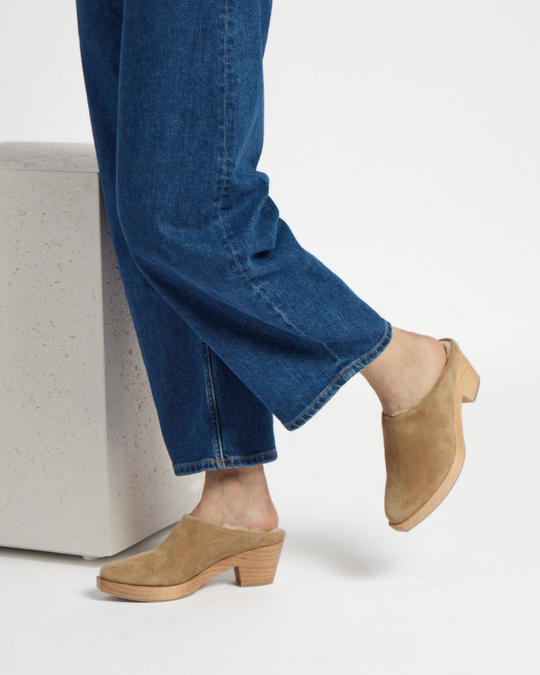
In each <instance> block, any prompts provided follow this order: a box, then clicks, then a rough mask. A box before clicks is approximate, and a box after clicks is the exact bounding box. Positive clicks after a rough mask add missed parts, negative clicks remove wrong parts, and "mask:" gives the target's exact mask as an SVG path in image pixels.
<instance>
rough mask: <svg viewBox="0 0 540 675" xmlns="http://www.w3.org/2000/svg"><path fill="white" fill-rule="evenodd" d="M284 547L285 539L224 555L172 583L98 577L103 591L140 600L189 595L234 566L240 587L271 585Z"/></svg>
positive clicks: (176, 597) (146, 600) (171, 598)
mask: <svg viewBox="0 0 540 675" xmlns="http://www.w3.org/2000/svg"><path fill="white" fill-rule="evenodd" d="M282 546H283V542H282V541H281V542H279V543H278V544H272V545H271V546H263V547H261V548H256V549H252V550H251V551H244V552H243V553H237V554H236V555H233V556H230V557H228V558H223V560H219V561H218V562H216V563H214V564H213V565H210V566H209V567H207V568H206V569H205V570H203V571H202V572H200V573H199V574H197V575H196V576H194V577H193V578H191V579H189V580H187V581H184V582H182V583H180V584H175V585H172V586H139V585H135V584H124V583H120V582H118V581H109V580H107V579H102V578H101V577H99V576H98V577H96V583H97V587H98V588H99V590H100V591H103V592H104V593H109V594H110V595H115V596H116V597H118V598H124V599H126V600H137V601H139V602H158V601H162V600H178V599H179V598H185V597H186V596H188V595H191V594H192V593H194V592H195V591H196V590H198V589H199V588H200V587H201V586H202V585H203V584H205V583H206V582H207V581H209V580H210V579H213V578H214V577H216V576H218V574H222V573H223V572H226V571H227V570H230V569H232V568H234V573H235V576H236V581H237V583H238V585H239V586H263V585H265V584H271V583H272V582H273V581H274V577H275V574H276V569H277V564H278V561H279V556H280V553H281V548H282Z"/></svg>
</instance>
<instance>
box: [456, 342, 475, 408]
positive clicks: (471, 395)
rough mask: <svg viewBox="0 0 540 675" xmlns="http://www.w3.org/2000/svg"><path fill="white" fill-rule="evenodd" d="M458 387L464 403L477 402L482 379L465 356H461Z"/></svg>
mask: <svg viewBox="0 0 540 675" xmlns="http://www.w3.org/2000/svg"><path fill="white" fill-rule="evenodd" d="M456 386H457V387H460V388H461V393H462V397H461V398H462V402H463V403H473V402H474V401H476V396H477V394H478V389H479V387H480V377H479V376H478V373H477V372H476V371H475V369H474V368H473V367H472V366H471V364H470V363H469V362H468V361H467V359H466V358H465V356H463V354H461V365H460V368H459V372H458V381H457V385H456Z"/></svg>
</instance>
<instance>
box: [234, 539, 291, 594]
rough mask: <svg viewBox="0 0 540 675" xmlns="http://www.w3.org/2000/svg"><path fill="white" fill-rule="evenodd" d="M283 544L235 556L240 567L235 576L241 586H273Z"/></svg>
mask: <svg viewBox="0 0 540 675" xmlns="http://www.w3.org/2000/svg"><path fill="white" fill-rule="evenodd" d="M282 546H283V542H282V541H281V542H279V544H274V545H273V546H265V547H264V548H258V549H255V550H254V551H246V552H245V553H239V554H238V555H237V556H235V557H236V558H237V559H238V565H236V566H235V568H234V574H235V576H236V581H237V583H238V585H239V586H264V585H265V584H271V583H272V582H273V581H274V577H275V576H276V570H277V566H278V562H279V556H280V554H281V548H282Z"/></svg>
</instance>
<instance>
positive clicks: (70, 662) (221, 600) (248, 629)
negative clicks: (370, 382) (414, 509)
mask: <svg viewBox="0 0 540 675" xmlns="http://www.w3.org/2000/svg"><path fill="white" fill-rule="evenodd" d="M538 374H539V373H531V372H525V371H523V372H522V373H519V372H518V373H515V372H514V379H513V380H512V381H510V380H509V379H507V378H505V376H504V374H503V375H502V376H499V374H498V373H493V374H492V377H491V378H490V377H489V376H487V377H484V378H483V381H482V388H481V395H479V398H478V400H477V401H476V403H475V404H473V405H468V406H466V407H464V409H463V412H464V425H465V429H466V443H467V459H466V464H465V468H464V470H463V473H462V475H461V477H460V479H459V481H458V483H457V484H456V486H455V488H454V490H453V491H452V493H451V494H450V496H449V497H448V498H447V500H446V501H445V502H444V503H443V504H442V505H441V506H440V508H439V509H438V510H437V511H436V512H435V513H434V514H433V515H432V516H431V517H430V518H428V519H427V520H426V521H424V522H423V523H421V524H420V525H419V526H418V527H417V528H416V529H415V530H412V531H411V532H409V533H398V532H395V531H393V530H392V529H391V528H389V527H388V526H387V524H386V521H385V519H384V514H383V510H382V496H383V489H384V475H385V474H384V464H383V459H382V442H381V437H380V428H379V419H378V404H377V402H376V401H374V400H373V399H374V397H373V396H372V394H371V392H369V391H368V390H367V387H366V385H365V383H364V382H363V381H362V379H361V378H360V377H357V378H353V380H352V381H351V382H350V383H349V384H348V385H347V387H345V388H344V389H343V390H342V391H341V392H340V393H339V394H338V395H337V396H338V397H339V401H340V402H339V403H338V402H337V401H338V398H337V397H336V399H335V401H336V402H331V403H330V404H329V405H328V406H326V408H325V409H323V410H322V411H320V413H318V415H317V416H316V417H315V418H313V420H311V422H310V423H309V424H308V425H306V426H305V427H303V428H302V430H298V431H296V432H292V433H291V432H287V431H285V430H284V429H283V430H282V429H281V428H278V427H277V425H276V433H277V437H278V442H279V448H280V458H279V460H278V461H277V462H275V463H273V464H271V465H268V468H267V474H268V476H269V480H270V484H271V487H272V494H273V497H274V499H275V502H276V504H277V506H278V508H279V510H280V514H281V525H282V527H283V528H284V529H285V530H286V531H287V538H286V540H285V546H284V548H283V553H282V557H281V561H280V566H279V568H278V572H277V575H276V580H275V582H274V584H273V585H271V586H265V587H259V588H245V589H244V588H239V587H238V586H236V584H235V582H234V574H233V572H232V571H230V572H227V573H226V574H223V575H222V576H221V577H218V578H216V579H214V580H213V581H211V582H209V583H207V584H206V585H205V586H204V587H203V588H202V589H200V590H199V591H198V592H197V593H195V594H194V595H192V596H190V597H189V598H185V599H183V600H178V601H172V602H167V603H149V604H144V603H133V602H129V601H123V600H120V599H117V598H113V597H112V596H107V595H105V594H103V593H101V592H100V591H98V590H97V588H96V587H95V576H96V574H97V573H98V571H99V568H100V566H101V564H103V563H104V560H96V561H84V560H82V559H81V558H77V557H74V556H67V555H59V554H53V553H41V552H34V551H27V550H19V549H9V548H1V549H0V565H1V569H2V596H1V600H2V602H1V610H0V663H1V664H2V672H3V673H6V675H19V674H23V673H24V674H26V673H31V672H36V673H40V674H48V673H55V674H60V675H62V674H63V673H70V674H71V673H78V674H80V675H86V674H93V673H97V672H102V673H119V672H122V673H124V672H125V673H137V674H139V673H140V674H141V675H142V674H145V675H146V674H147V673H149V672H155V673H163V674H169V673H170V674H173V673H174V674H177V673H189V674H199V673H200V674H204V675H206V674H207V673H208V674H210V673H214V672H215V673H223V674H226V673H231V674H232V673H234V674H235V675H238V674H241V675H243V674H246V675H247V674H248V673H260V674H261V675H266V674H270V673H272V674H274V673H276V672H280V673H291V674H292V673H299V672H300V673H303V672H306V673H310V674H311V673H340V674H341V673H343V674H349V673H351V674H353V673H354V674H356V673H368V674H369V675H379V674H381V675H382V674H384V675H386V674H392V675H393V674H397V673H399V674H400V675H401V674H406V673H411V674H412V673H414V674H415V675H434V674H436V675H468V674H469V673H470V674H471V675H473V674H474V675H483V674H486V675H537V674H538V673H540V648H539V646H538V645H539V641H538V634H539V632H540V605H539V601H540V578H539V574H538V570H539V568H540V550H539V545H538V540H539V536H538V531H539V526H538V523H539V521H540V519H539V515H540V513H539V512H540V508H539V506H540V499H539V493H538V468H539V466H540V463H539V461H538V442H537V440H536V438H535V435H534V434H533V432H534V430H535V425H534V422H535V416H534V412H533V413H531V412H530V411H534V409H535V407H536V408H538V404H539V403H540V401H539V400H538V395H537V394H536V399H534V396H533V394H534V392H533V386H532V384H533V383H534V381H535V380H536V381H538ZM533 375H536V377H533ZM526 382H530V390H529V391H527V387H526V386H525V385H524V383H526ZM513 383H514V384H513ZM518 383H519V386H518ZM527 396H533V398H532V401H531V399H529V404H528V405H527V406H524V401H525V400H526V399H527ZM525 408H527V409H528V410H529V412H528V413H527V412H524V409H525ZM169 531H170V528H168V529H167V530H163V531H162V532H160V533H157V534H155V535H154V536H153V537H150V538H149V539H147V540H145V541H143V542H141V543H140V544H139V545H137V546H135V547H133V548H131V549H129V550H128V551H125V552H123V553H121V554H119V557H124V556H127V555H133V554H134V553H136V552H138V551H141V550H146V549H148V548H151V547H153V546H155V545H156V544H157V543H158V542H159V541H161V539H163V538H164V537H165V536H166V535H167V534H168V532H169ZM105 560H106V559H105Z"/></svg>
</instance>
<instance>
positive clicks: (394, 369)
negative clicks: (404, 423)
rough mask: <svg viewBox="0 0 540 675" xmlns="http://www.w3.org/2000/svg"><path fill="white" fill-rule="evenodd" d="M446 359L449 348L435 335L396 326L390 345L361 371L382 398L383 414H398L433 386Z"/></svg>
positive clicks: (412, 404) (422, 396)
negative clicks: (430, 335) (434, 336)
mask: <svg viewBox="0 0 540 675" xmlns="http://www.w3.org/2000/svg"><path fill="white" fill-rule="evenodd" d="M446 361H447V357H446V349H445V348H444V345H443V344H442V343H441V342H439V341H438V340H436V339H435V338H433V337H429V336H428V335H420V334H418V333H411V332H409V331H404V330H401V329H400V328H394V327H392V340H391V341H390V344H389V345H388V347H387V348H386V349H385V350H384V351H383V353H382V354H380V356H378V357H377V358H376V359H375V360H374V361H372V362H371V363H370V364H369V365H368V366H366V367H365V368H364V369H363V370H362V371H361V373H362V375H364V377H365V378H366V380H367V381H368V382H369V384H370V385H371V387H372V388H373V389H374V391H375V393H376V394H377V396H378V397H379V400H380V401H381V404H382V407H383V414H385V415H394V414H396V413H398V412H402V411H404V410H408V409H409V408H412V407H413V406H414V405H416V404H417V403H418V402H419V401H421V400H422V399H423V398H424V396H426V394H428V393H429V392H430V391H431V389H433V387H434V385H435V383H436V382H437V380H438V379H439V377H440V375H441V373H442V372H443V370H444V368H445V366H446Z"/></svg>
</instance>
